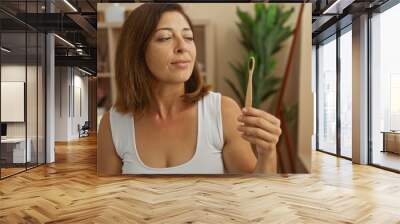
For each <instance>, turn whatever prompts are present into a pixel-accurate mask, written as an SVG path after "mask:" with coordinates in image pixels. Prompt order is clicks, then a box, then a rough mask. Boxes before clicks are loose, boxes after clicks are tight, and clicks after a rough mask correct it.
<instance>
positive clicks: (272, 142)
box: [238, 107, 282, 169]
mask: <svg viewBox="0 0 400 224" xmlns="http://www.w3.org/2000/svg"><path fill="white" fill-rule="evenodd" d="M238 121H239V122H241V123H242V124H241V125H239V127H238V130H239V131H240V132H241V136H242V137H243V138H244V139H245V140H247V141H248V142H250V143H252V144H255V145H256V149H257V152H258V158H259V162H261V160H262V163H263V165H260V164H258V165H259V166H262V167H265V166H267V164H270V163H271V161H269V160H270V159H274V160H276V144H277V143H278V141H279V137H280V135H281V132H282V131H281V128H280V124H281V122H280V120H279V119H278V118H276V117H275V116H273V115H271V114H269V113H267V112H265V111H262V110H258V109H256V108H252V107H246V108H243V110H242V115H241V116H239V117H238ZM273 162H274V163H275V164H276V161H273ZM264 163H265V164H264ZM270 169H273V168H270ZM275 169H276V168H275Z"/></svg>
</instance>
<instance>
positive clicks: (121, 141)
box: [110, 92, 224, 174]
mask: <svg viewBox="0 0 400 224" xmlns="http://www.w3.org/2000/svg"><path fill="white" fill-rule="evenodd" d="M197 112H198V113H197V114H198V115H197V122H198V125H197V133H198V135H197V145H196V151H195V153H194V155H193V157H192V158H191V159H190V160H189V161H187V162H185V163H183V164H181V165H178V166H173V167H167V168H153V167H148V166H146V165H145V164H144V163H143V161H142V160H141V159H140V157H139V154H138V152H137V149H136V142H135V134H134V133H135V127H134V126H135V125H134V119H133V115H132V114H131V113H127V114H121V113H119V112H117V111H116V110H115V109H114V108H112V109H111V110H110V126H111V134H112V140H113V143H114V146H115V149H116V151H117V154H118V155H119V157H121V159H122V162H123V165H122V174H223V173H224V164H223V157H222V148H223V146H224V138H223V130H222V118H221V94H219V93H215V92H209V94H207V95H206V96H204V97H203V98H202V99H201V100H199V101H198V107H197Z"/></svg>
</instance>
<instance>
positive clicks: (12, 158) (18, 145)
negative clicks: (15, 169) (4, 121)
mask: <svg viewBox="0 0 400 224" xmlns="http://www.w3.org/2000/svg"><path fill="white" fill-rule="evenodd" d="M26 142H27V143H28V144H27V147H26V153H25V138H6V139H1V159H2V160H3V161H5V163H25V162H30V161H31V157H32V154H31V145H32V140H31V139H30V138H27V140H26ZM25 159H27V160H26V161H25Z"/></svg>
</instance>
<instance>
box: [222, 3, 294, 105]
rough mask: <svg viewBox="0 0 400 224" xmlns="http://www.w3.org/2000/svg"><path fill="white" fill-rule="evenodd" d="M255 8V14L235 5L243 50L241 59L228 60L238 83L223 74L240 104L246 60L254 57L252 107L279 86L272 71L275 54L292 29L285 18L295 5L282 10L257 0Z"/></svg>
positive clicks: (242, 94) (243, 90)
mask: <svg viewBox="0 0 400 224" xmlns="http://www.w3.org/2000/svg"><path fill="white" fill-rule="evenodd" d="M254 9H255V18H252V17H251V16H250V15H249V13H247V12H245V11H242V10H240V8H239V7H238V8H237V9H236V13H237V15H238V17H239V19H240V22H239V23H236V25H237V26H238V28H239V30H240V34H241V41H240V43H241V45H242V46H243V47H244V49H245V51H246V53H245V58H244V59H243V61H242V62H240V63H236V64H232V63H230V66H231V68H232V70H233V71H234V74H235V77H236V79H237V80H238V82H239V87H236V86H235V84H234V83H233V82H232V81H231V80H230V79H228V78H225V80H226V82H227V83H228V85H229V86H230V87H231V88H232V90H233V92H234V93H235V95H236V97H237V98H238V99H239V101H240V104H241V105H242V106H243V105H244V100H245V94H246V89H247V81H248V72H247V62H248V58H249V57H250V56H253V57H255V59H256V66H255V70H254V73H253V107H256V108H259V107H260V105H261V104H262V103H263V102H265V101H267V100H268V99H269V98H270V97H271V96H273V95H274V94H275V93H276V92H277V90H278V89H279V87H280V83H281V78H279V77H277V76H275V75H273V71H274V69H275V67H276V63H277V61H276V59H275V58H274V55H275V54H276V53H277V52H279V50H280V49H281V48H282V44H283V42H284V41H285V40H286V39H288V38H289V37H290V36H291V35H292V34H293V29H292V28H291V27H290V26H289V25H287V24H286V22H287V21H288V20H289V18H290V16H291V15H292V14H293V12H294V9H293V8H291V9H288V10H284V9H283V8H282V7H280V6H279V5H277V4H270V5H268V7H267V6H266V5H265V4H264V3H256V4H255V6H254Z"/></svg>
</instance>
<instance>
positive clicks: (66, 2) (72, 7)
mask: <svg viewBox="0 0 400 224" xmlns="http://www.w3.org/2000/svg"><path fill="white" fill-rule="evenodd" d="M64 2H65V4H67V5H68V6H69V7H70V8H71V9H72V10H74V11H75V12H78V10H77V9H76V8H75V7H74V6H73V5H72V4H71V3H70V2H69V1H68V0H64Z"/></svg>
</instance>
